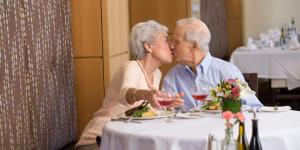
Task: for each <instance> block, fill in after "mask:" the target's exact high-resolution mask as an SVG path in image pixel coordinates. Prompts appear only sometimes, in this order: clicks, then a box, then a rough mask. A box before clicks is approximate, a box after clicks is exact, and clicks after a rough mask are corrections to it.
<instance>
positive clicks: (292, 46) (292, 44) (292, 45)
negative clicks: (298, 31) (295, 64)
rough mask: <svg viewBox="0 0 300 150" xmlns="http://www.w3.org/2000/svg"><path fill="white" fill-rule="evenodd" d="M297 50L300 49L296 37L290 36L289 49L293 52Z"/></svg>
mask: <svg viewBox="0 0 300 150" xmlns="http://www.w3.org/2000/svg"><path fill="white" fill-rule="evenodd" d="M297 48H300V44H299V41H298V37H297V35H293V36H291V39H290V41H289V49H291V50H295V49H297Z"/></svg>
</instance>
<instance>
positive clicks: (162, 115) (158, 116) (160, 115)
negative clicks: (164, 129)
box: [117, 111, 174, 120]
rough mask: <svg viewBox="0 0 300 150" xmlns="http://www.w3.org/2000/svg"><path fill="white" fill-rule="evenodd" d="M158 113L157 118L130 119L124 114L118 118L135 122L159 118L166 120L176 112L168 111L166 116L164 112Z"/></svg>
mask: <svg viewBox="0 0 300 150" xmlns="http://www.w3.org/2000/svg"><path fill="white" fill-rule="evenodd" d="M156 113H158V115H157V116H154V117H130V116H126V115H125V114H124V113H122V114H119V115H117V117H119V118H122V119H130V118H132V119H134V120H150V119H158V118H164V117H169V116H173V115H174V112H171V111H168V112H167V113H168V114H167V115H165V114H164V112H163V111H157V112H156Z"/></svg>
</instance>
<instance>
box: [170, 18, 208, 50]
mask: <svg viewBox="0 0 300 150" xmlns="http://www.w3.org/2000/svg"><path fill="white" fill-rule="evenodd" d="M176 25H177V26H182V27H184V28H185V29H186V30H185V31H186V32H185V35H184V36H185V40H186V41H187V42H191V43H195V44H196V45H197V47H198V48H199V49H200V50H202V51H209V42H210V38H211V34H210V31H209V29H208V27H207V26H206V25H205V23H204V22H202V21H201V20H199V19H196V18H194V17H191V18H185V19H181V20H178V21H177V22H176Z"/></svg>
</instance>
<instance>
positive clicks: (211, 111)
mask: <svg viewBox="0 0 300 150" xmlns="http://www.w3.org/2000/svg"><path fill="white" fill-rule="evenodd" d="M250 109H251V107H250V106H248V105H242V111H248V110H250ZM190 111H191V112H206V113H222V110H221V109H218V110H207V109H199V108H195V109H190Z"/></svg>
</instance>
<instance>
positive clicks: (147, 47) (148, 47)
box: [144, 42, 152, 53]
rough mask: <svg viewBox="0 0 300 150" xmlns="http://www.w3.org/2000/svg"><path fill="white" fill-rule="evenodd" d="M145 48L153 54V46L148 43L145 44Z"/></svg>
mask: <svg viewBox="0 0 300 150" xmlns="http://www.w3.org/2000/svg"><path fill="white" fill-rule="evenodd" d="M144 48H145V49H146V51H147V52H148V53H152V49H151V45H150V44H149V43H147V42H144Z"/></svg>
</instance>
